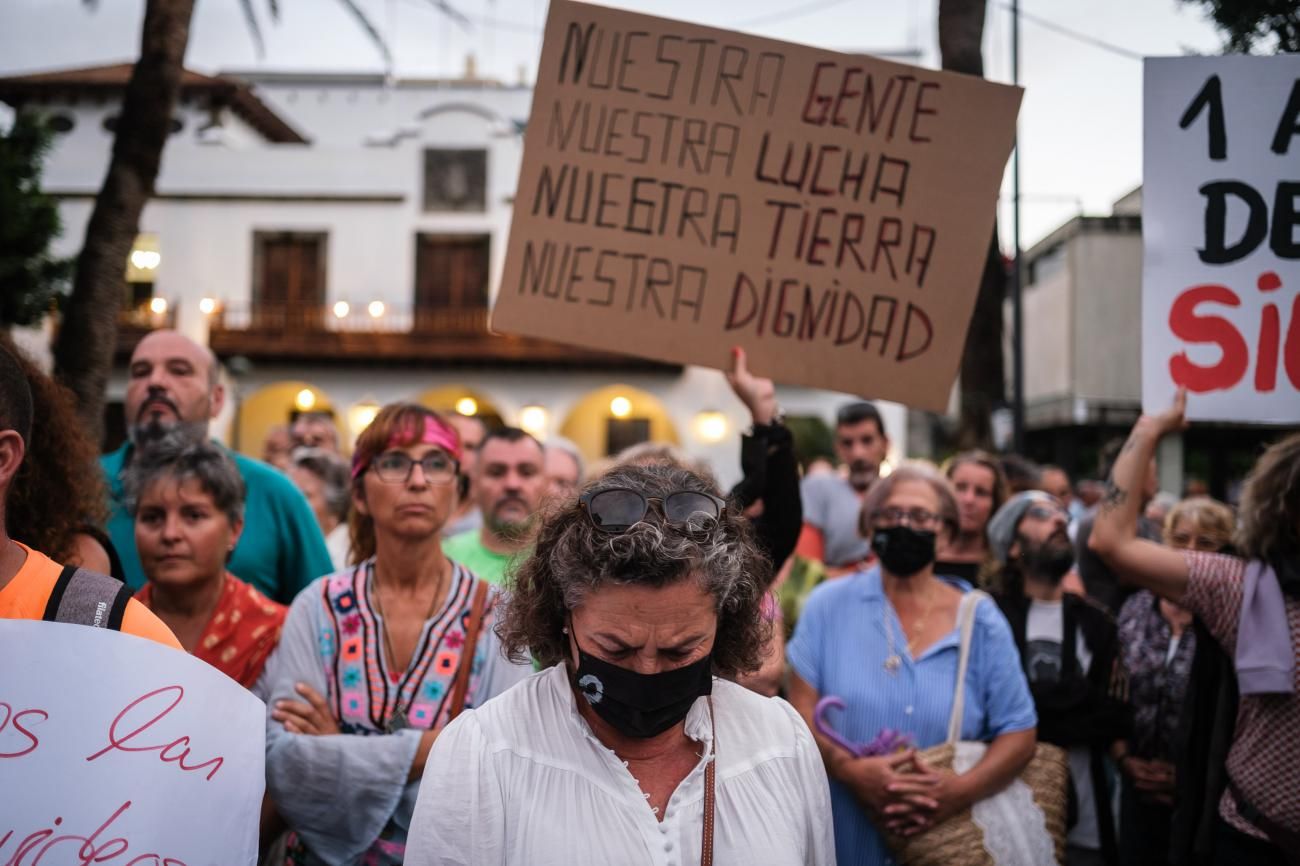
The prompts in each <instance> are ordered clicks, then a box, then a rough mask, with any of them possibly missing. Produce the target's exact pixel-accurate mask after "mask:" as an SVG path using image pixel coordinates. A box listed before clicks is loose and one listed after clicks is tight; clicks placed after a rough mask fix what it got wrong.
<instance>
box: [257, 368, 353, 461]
mask: <svg viewBox="0 0 1300 866" xmlns="http://www.w3.org/2000/svg"><path fill="white" fill-rule="evenodd" d="M303 412H320V413H324V414H327V415H330V416H331V417H333V418H334V423H335V424H336V425H337V426H338V427H339V428H340V431H341V430H342V427H343V420H342V419H340V418H339V417H338V414H337V412H336V411H335V406H334V401H333V400H331V399H330V397H329V395H328V394H326V393H325V392H324V391H322V390H321V389H320V388H317V387H316V386H315V385H313V384H311V383H310V382H301V381H285V382H274V383H272V384H270V385H265V386H263V387H261V388H258V389H257V390H256V391H254V392H253V393H251V394H249V395H248V396H247V397H244V398H243V399H242V400H240V401H239V405H238V407H237V409H236V413H237V414H236V420H235V431H236V437H237V438H236V439H235V443H234V444H235V449H236V450H237V451H239V452H240V453H241V454H246V455H248V456H249V457H256V458H258V459H261V457H262V444H263V443H264V442H265V441H266V436H267V434H268V433H269V432H271V429H272V428H273V427H276V426H278V425H281V424H290V423H292V421H293V419H294V418H296V417H298V415H299V414H301V413H303ZM341 438H343V439H344V440H346V436H343V437H341Z"/></svg>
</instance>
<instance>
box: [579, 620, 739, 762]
mask: <svg viewBox="0 0 1300 866" xmlns="http://www.w3.org/2000/svg"><path fill="white" fill-rule="evenodd" d="M573 643H574V645H575V646H577V643H578V639H577V636H576V635H575V636H574V639H573ZM573 681H574V683H576V684H577V686H578V692H579V693H580V694H581V695H582V696H583V697H584V698H586V699H587V703H588V704H590V705H591V708H592V709H593V710H595V711H596V715H598V716H600V717H601V718H602V719H604V720H605V721H606V722H607V723H608V724H609V725H610V727H612V728H613V729H614V730H616V731H618V732H619V733H620V734H622V735H623V736H625V737H635V738H637V739H645V738H646V737H653V736H654V735H656V734H662V733H663V732H664V731H666V730H668V729H669V728H671V727H672V726H673V725H675V724H677V723H678V722H680V721H681V720H682V719H684V718H686V714H687V713H688V712H690V710H691V706H692V705H693V704H694V703H695V699H696V698H700V697H703V696H704V695H708V694H712V693H713V655H712V653H710V654H709V655H706V656H705V657H704V658H702V659H700V660H699V661H696V662H692V663H691V664H689V665H687V666H686V667H683V668H676V669H675V670H671V671H663V672H661V673H657V674H639V673H637V672H636V671H631V670H628V669H627V668H621V667H619V666H618V665H614V664H610V663H609V662H607V661H604V660H602V659H598V658H596V657H595V656H593V655H588V654H587V653H585V652H583V651H582V647H580V646H579V647H578V669H577V670H576V671H574V672H573Z"/></svg>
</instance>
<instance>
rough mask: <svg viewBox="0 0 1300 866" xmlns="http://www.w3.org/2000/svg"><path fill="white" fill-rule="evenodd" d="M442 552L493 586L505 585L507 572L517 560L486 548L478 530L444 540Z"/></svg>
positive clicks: (506, 554)
mask: <svg viewBox="0 0 1300 866" xmlns="http://www.w3.org/2000/svg"><path fill="white" fill-rule="evenodd" d="M442 552H443V553H445V554H447V558H448V559H450V560H451V561H452V562H459V563H460V564H461V565H463V566H465V567H466V568H468V569H469V570H470V571H472V572H474V575H475V576H476V577H480V578H482V579H483V580H486V581H487V582H488V583H490V584H492V585H493V586H502V585H504V584H505V579H506V570H507V569H508V568H509V567H510V563H511V562H513V561H514V558H515V557H514V556H513V555H511V554H509V553H497V552H495V551H492V550H488V549H487V548H486V547H484V546H483V539H482V538H481V537H480V536H479V530H477V529H470V530H467V531H465V532H462V533H460V534H458V535H453V536H452V537H451V538H447V539H444V540H443V542H442Z"/></svg>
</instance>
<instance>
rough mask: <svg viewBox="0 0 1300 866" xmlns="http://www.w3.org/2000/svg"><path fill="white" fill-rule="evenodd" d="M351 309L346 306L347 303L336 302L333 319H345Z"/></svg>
mask: <svg viewBox="0 0 1300 866" xmlns="http://www.w3.org/2000/svg"><path fill="white" fill-rule="evenodd" d="M351 311H352V308H351V307H350V306H348V302H347V301H336V302H335V304H334V318H336V319H346V318H347V315H348V313H350V312H351Z"/></svg>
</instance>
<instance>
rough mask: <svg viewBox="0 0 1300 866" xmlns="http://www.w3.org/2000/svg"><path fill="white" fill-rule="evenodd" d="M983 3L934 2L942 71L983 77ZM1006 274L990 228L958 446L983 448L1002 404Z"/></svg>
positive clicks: (969, 342)
mask: <svg viewBox="0 0 1300 866" xmlns="http://www.w3.org/2000/svg"><path fill="white" fill-rule="evenodd" d="M984 16H985V0H939V54H940V56H941V58H942V63H943V68H944V69H948V70H951V71H953V72H964V73H966V74H967V75H980V76H983V74H984V55H983V52H982V45H981V43H982V42H983V40H984ZM1006 291H1007V269H1006V267H1005V265H1004V264H1003V261H1002V252H1001V249H1000V248H999V246H998V227H997V223H994V224H993V237H992V238H991V239H990V241H989V252H988V257H987V258H986V259H985V262H984V272H983V274H982V276H981V277H980V289H979V295H978V296H977V297H976V299H975V312H974V314H973V315H972V316H971V323H970V330H969V332H968V333H967V336H966V349H965V351H964V352H963V353H962V358H961V421H960V426H959V428H958V432H957V444H958V447H960V448H963V449H966V448H989V447H990V446H991V445H992V440H993V433H992V424H991V422H990V416H991V413H992V411H993V410H994V409H995V408H997V407H998V405H999V404H1001V403H1003V402H1004V401H1005V400H1006V362H1005V359H1004V357H1003V354H1002V330H1003V329H1002V302H1003V299H1004V298H1005V297H1006Z"/></svg>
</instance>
